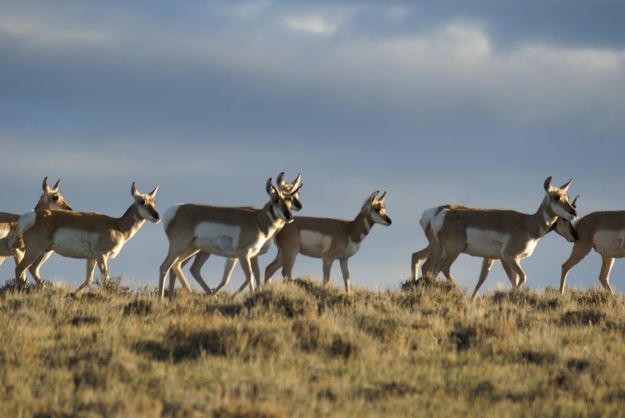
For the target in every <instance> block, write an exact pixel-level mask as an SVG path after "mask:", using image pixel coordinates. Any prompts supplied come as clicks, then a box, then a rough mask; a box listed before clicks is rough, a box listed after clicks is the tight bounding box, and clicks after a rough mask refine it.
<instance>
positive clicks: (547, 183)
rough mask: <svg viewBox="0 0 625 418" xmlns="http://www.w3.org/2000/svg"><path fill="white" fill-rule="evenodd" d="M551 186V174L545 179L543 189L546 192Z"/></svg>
mask: <svg viewBox="0 0 625 418" xmlns="http://www.w3.org/2000/svg"><path fill="white" fill-rule="evenodd" d="M552 188H553V186H552V185H551V176H549V177H547V178H546V179H545V191H546V192H548V191H549V190H551V189H552Z"/></svg>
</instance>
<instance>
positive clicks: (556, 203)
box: [544, 177, 577, 221]
mask: <svg viewBox="0 0 625 418" xmlns="http://www.w3.org/2000/svg"><path fill="white" fill-rule="evenodd" d="M572 181H573V179H570V180H569V181H567V182H566V183H564V184H563V185H562V186H560V187H556V186H554V185H552V184H551V177H547V179H545V185H544V186H545V192H547V196H545V203H546V204H547V207H548V208H549V210H550V211H551V213H552V214H554V215H557V216H559V217H562V218H564V219H566V220H567V221H570V220H572V219H574V218H575V217H576V216H577V210H575V207H574V206H573V205H571V203H569V197H568V195H567V194H566V193H567V191H568V190H569V187H570V186H571V182H572Z"/></svg>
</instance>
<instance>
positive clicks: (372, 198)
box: [369, 190, 380, 202]
mask: <svg viewBox="0 0 625 418" xmlns="http://www.w3.org/2000/svg"><path fill="white" fill-rule="evenodd" d="M378 193H380V191H379V190H376V191H375V192H373V193H371V196H369V202H373V201H374V200H375V197H376V196H377V195H378Z"/></svg>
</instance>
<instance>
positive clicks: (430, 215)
mask: <svg viewBox="0 0 625 418" xmlns="http://www.w3.org/2000/svg"><path fill="white" fill-rule="evenodd" d="M437 210H438V208H430V209H428V210H426V211H425V212H423V215H421V220H420V221H419V223H420V224H421V228H423V230H424V231H425V230H426V229H427V227H428V225H429V224H430V223H431V222H432V219H434V217H435V216H436V211H437Z"/></svg>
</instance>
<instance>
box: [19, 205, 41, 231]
mask: <svg viewBox="0 0 625 418" xmlns="http://www.w3.org/2000/svg"><path fill="white" fill-rule="evenodd" d="M36 220H37V212H35V211H31V212H28V213H25V214H23V215H22V216H20V219H19V221H17V232H18V234H19V235H24V232H26V231H28V230H29V229H30V228H32V227H33V225H34V224H35V221H36Z"/></svg>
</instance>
